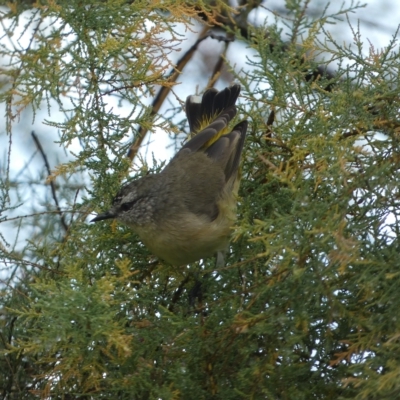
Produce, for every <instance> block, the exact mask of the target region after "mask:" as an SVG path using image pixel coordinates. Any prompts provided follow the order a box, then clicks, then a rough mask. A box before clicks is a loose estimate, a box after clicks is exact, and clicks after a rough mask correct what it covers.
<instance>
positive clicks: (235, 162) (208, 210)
mask: <svg viewBox="0 0 400 400" xmlns="http://www.w3.org/2000/svg"><path fill="white" fill-rule="evenodd" d="M240 89H241V88H240V85H238V84H234V85H232V86H230V87H226V88H225V89H223V90H221V91H218V90H216V89H214V88H211V89H208V90H207V91H205V92H204V94H203V96H202V97H199V96H188V97H187V100H186V115H187V119H188V123H189V128H190V131H191V136H192V138H191V139H190V140H188V141H187V142H186V143H185V144H183V146H182V147H181V149H180V150H179V151H178V152H177V153H176V155H175V156H174V157H173V158H172V159H171V161H170V162H169V163H168V164H167V165H166V166H165V167H164V169H163V170H162V171H161V172H159V173H153V174H148V175H146V176H143V177H140V178H138V179H136V180H133V181H131V182H129V183H127V184H125V185H123V186H122V187H121V189H120V190H119V191H118V193H117V195H116V196H115V197H114V200H113V202H112V205H111V207H110V209H109V210H107V211H106V212H104V213H101V214H98V215H97V216H96V217H95V218H94V219H92V221H91V222H98V221H102V220H106V219H114V218H115V219H117V220H118V221H120V222H122V223H123V224H126V225H128V226H129V227H130V228H132V230H133V231H134V232H136V234H137V235H138V236H139V237H140V239H141V241H142V242H143V243H144V245H145V246H146V247H147V248H148V249H149V250H150V251H151V252H152V253H153V254H154V255H155V256H157V257H158V258H160V259H162V260H164V261H165V262H167V263H169V264H171V265H174V266H180V265H187V264H190V263H192V262H195V261H198V260H201V259H205V258H208V257H212V256H214V255H216V265H217V266H221V265H224V255H225V253H226V251H227V250H228V248H229V241H230V235H231V233H232V229H233V225H234V223H235V220H236V205H237V196H238V189H239V182H240V173H239V164H240V160H241V155H242V151H243V146H244V142H245V137H246V132H247V127H248V122H247V120H243V121H241V122H239V123H238V124H236V125H235V126H234V127H233V128H231V129H230V128H229V124H230V122H231V121H232V119H233V118H234V117H235V115H236V113H237V110H236V105H235V103H236V100H237V98H238V96H239V93H240Z"/></svg>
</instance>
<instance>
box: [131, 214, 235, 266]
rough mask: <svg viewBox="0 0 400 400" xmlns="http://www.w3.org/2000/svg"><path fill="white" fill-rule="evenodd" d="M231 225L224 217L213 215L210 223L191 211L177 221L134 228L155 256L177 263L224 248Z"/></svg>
mask: <svg viewBox="0 0 400 400" xmlns="http://www.w3.org/2000/svg"><path fill="white" fill-rule="evenodd" d="M186 217H188V216H186ZM185 221H187V222H185ZM231 227H232V221H231V220H230V219H227V218H216V219H215V220H214V221H211V222H210V221H205V220H204V219H203V218H201V217H198V216H195V215H193V214H190V218H185V216H184V215H182V216H181V218H180V219H179V220H176V219H171V220H169V221H165V224H164V226H163V228H162V229H160V227H158V229H155V227H154V228H150V229H149V227H146V230H145V231H144V230H143V229H140V228H139V229H136V231H137V233H138V234H139V236H140V238H141V239H142V241H143V243H144V244H145V245H146V247H148V248H149V250H151V251H152V252H153V253H154V254H155V255H156V256H158V257H160V258H162V259H163V260H165V261H167V262H168V263H170V264H173V265H177V266H178V265H184V264H189V263H191V262H194V261H197V260H200V259H202V258H206V257H210V256H212V255H214V254H215V253H216V252H218V251H225V250H226V249H227V247H228V245H229V236H230V233H231V230H232V228H231Z"/></svg>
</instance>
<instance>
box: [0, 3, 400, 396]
mask: <svg viewBox="0 0 400 400" xmlns="http://www.w3.org/2000/svg"><path fill="white" fill-rule="evenodd" d="M266 6H267V4H262V3H260V2H248V3H244V2H243V3H241V4H239V5H238V6H237V7H235V8H231V7H230V6H228V5H227V4H225V3H223V2H216V3H209V2H204V3H203V2H193V3H190V2H183V1H180V0H173V1H152V2H141V1H134V2H130V1H122V0H119V1H117V0H113V1H85V2H81V1H75V0H69V1H68V2H66V1H62V0H57V1H40V2H35V3H32V2H29V1H26V2H24V1H19V2H9V3H7V5H6V6H3V7H2V8H1V23H2V29H3V36H2V39H1V47H0V51H1V55H2V66H1V70H0V71H1V90H0V99H1V102H2V104H3V106H4V108H3V110H4V115H5V125H4V132H1V133H2V136H1V141H2V143H3V144H2V163H1V166H0V167H1V187H0V204H1V205H0V210H1V215H0V222H1V224H0V226H1V229H2V230H1V232H2V235H1V237H0V261H1V272H2V280H1V296H0V312H1V318H0V352H1V357H0V371H1V372H0V391H1V396H2V398H4V399H31V398H32V399H33V398H45V399H86V398H87V399H97V398H104V399H221V400H222V399H223V400H229V399H296V400H297V399H299V400H301V399H307V400H309V399H335V400H336V399H394V398H398V397H400V380H399V375H400V351H399V350H400V349H399V346H400V341H399V340H400V313H399V310H400V296H399V295H398V291H399V287H400V269H399V267H400V265H399V264H400V261H399V251H400V245H399V240H398V233H399V228H400V221H399V202H400V192H399V176H400V175H399V166H400V142H399V139H400V136H399V132H400V123H399V76H400V75H399V61H400V54H399V51H398V47H397V43H396V34H397V33H396V34H395V35H394V39H393V40H392V41H391V42H390V43H387V47H386V48H384V49H380V50H378V49H375V48H374V47H372V46H371V47H370V48H369V51H368V52H367V55H366V54H365V52H364V49H365V46H368V45H367V44H366V43H365V39H363V38H362V37H361V35H360V34H359V33H358V31H357V28H354V27H353V26H351V29H352V30H353V31H352V32H353V42H352V43H351V44H348V45H346V44H342V43H339V42H337V41H335V39H334V37H333V36H332V34H331V33H330V30H329V28H330V27H331V26H332V25H331V24H332V23H333V22H335V21H337V20H338V18H343V19H345V18H346V16H347V15H349V13H350V12H351V11H353V10H354V9H356V8H357V7H358V5H354V4H350V5H345V6H344V7H343V8H342V9H340V10H339V11H337V12H336V13H335V14H332V15H328V13H327V11H323V9H321V10H322V11H320V13H319V14H318V15H317V13H315V12H314V13H312V12H310V7H309V6H310V5H309V3H308V2H307V1H306V2H303V1H297V0H294V1H291V2H287V3H286V8H285V9H281V10H278V11H279V13H278V12H276V13H275V16H274V17H273V18H270V19H269V20H267V21H264V24H263V25H260V24H258V25H251V24H250V23H249V21H250V19H249V18H250V14H251V12H253V11H254V10H258V11H262V10H265V7H266ZM199 49H203V51H205V50H207V52H206V53H202V54H203V55H204V54H206V56H204V58H203V59H202V60H201V62H200V61H199V57H200V56H201V51H200V50H199ZM196 57H197V59H196ZM185 73H186V74H189V75H190V76H191V84H188V85H180V86H179V83H180V82H181V79H184V78H183V77H184V75H185ZM205 77H206V78H205ZM233 80H236V81H237V82H240V84H241V85H242V95H241V100H240V115H239V117H238V119H242V118H247V119H248V120H249V122H250V129H249V132H248V140H247V143H246V151H245V154H244V157H243V167H242V174H243V178H242V186H241V191H240V199H239V209H238V222H237V226H236V229H235V232H234V235H233V241H232V246H231V254H230V256H229V257H228V259H227V263H226V266H225V267H224V268H221V269H218V270H215V268H214V260H212V259H210V260H204V261H203V262H201V263H197V264H193V265H190V266H183V267H181V268H173V267H170V266H168V265H165V264H164V263H162V262H159V261H158V260H157V259H155V258H154V256H153V255H152V254H150V253H149V252H148V251H147V249H146V248H144V247H143V246H142V245H141V243H140V241H138V238H137V237H136V236H135V235H134V234H133V233H132V232H131V231H130V230H129V229H128V228H126V227H124V226H121V225H118V224H116V223H115V222H113V223H111V222H110V223H106V222H104V223H99V224H95V225H94V224H90V223H88V221H89V218H90V216H89V214H90V213H93V212H99V211H101V210H104V209H106V208H107V206H108V205H109V204H110V201H111V200H112V197H113V195H114V194H115V193H116V191H117V190H118V187H119V186H120V184H121V182H123V181H124V180H125V179H128V177H135V176H138V175H140V174H144V173H147V172H148V171H155V170H157V169H158V168H160V167H161V166H162V163H161V162H160V161H158V160H156V157H153V158H152V157H147V158H146V153H145V152H141V151H139V149H141V148H143V147H144V143H145V140H146V138H148V137H151V138H152V140H154V141H155V145H156V146H157V145H158V146H161V145H160V144H158V143H160V142H159V141H162V140H164V139H163V138H165V137H167V136H169V137H171V138H175V141H173V143H174V144H175V147H179V146H180V143H181V141H182V139H183V137H184V136H182V135H179V136H177V133H178V132H186V133H188V126H187V123H186V120H185V118H184V114H183V113H182V104H183V103H182V102H183V101H184V99H185V97H186V96H187V95H189V94H192V93H194V92H195V91H196V90H197V91H198V92H199V93H201V92H203V91H204V90H205V89H206V87H209V86H214V85H216V86H217V87H218V88H222V87H224V86H227V85H229V84H230V83H231V82H232V81H233ZM207 81H208V82H207ZM196 85H199V86H198V87H197V89H196ZM43 110H45V111H46V112H47V118H46V121H45V124H47V125H46V126H43V127H42V128H41V129H42V131H41V132H38V131H36V132H34V133H31V131H32V129H31V128H30V121H32V120H33V121H34V120H35V118H37V116H38V115H39V113H42V112H43ZM27 121H28V122H27ZM21 124H24V127H25V128H24V129H25V131H26V133H25V134H21V133H18V132H20V131H18V130H17V127H19V129H21ZM151 132H155V134H154V133H153V134H151ZM54 143H55V144H54ZM163 143H164V142H163ZM27 147H28V148H29V149H30V150H29V151H30V158H29V159H28V160H24V161H21V153H20V151H21V149H22V148H24V149H26V148H27ZM127 155H128V157H127ZM32 167H37V169H36V172H35V173H33V172H32V171H33V169H32ZM16 170H17V172H15V171H16ZM129 179H130V178H129ZM44 183H46V184H45V186H43V184H44ZM92 215H93V214H92ZM200 283H201V285H200Z"/></svg>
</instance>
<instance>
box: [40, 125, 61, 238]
mask: <svg viewBox="0 0 400 400" xmlns="http://www.w3.org/2000/svg"><path fill="white" fill-rule="evenodd" d="M32 138H33V140H34V142H35V144H36V147H37V148H38V150H39V152H40V154H41V155H42V158H43V161H44V165H45V166H46V169H47V173H48V175H49V176H50V175H51V169H50V164H49V161H48V160H47V156H46V154H45V152H44V150H43V147H42V145H41V144H40V141H39V139H38V137H37V136H36V134H35V132H34V131H32ZM50 187H51V194H52V195H53V199H54V202H55V203H56V208H57V210H58V213H59V214H60V218H61V225H62V226H63V228H64V229H65V231H67V230H68V225H67V223H66V222H65V219H64V215H63V213H62V211H61V208H60V205H59V204H58V199H57V193H56V188H55V186H54V182H53V180H50Z"/></svg>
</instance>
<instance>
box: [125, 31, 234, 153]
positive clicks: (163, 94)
mask: <svg viewBox="0 0 400 400" xmlns="http://www.w3.org/2000/svg"><path fill="white" fill-rule="evenodd" d="M209 29H210V28H209V27H207V28H205V29H204V30H203V32H202V33H201V34H200V38H199V39H197V41H196V43H194V44H193V46H191V47H190V49H189V50H187V51H186V53H185V54H184V55H183V56H182V57H181V58H180V60H179V61H178V63H177V64H176V66H175V67H174V68H173V70H172V71H171V72H170V73H169V77H168V79H167V81H168V82H169V83H173V82H176V80H177V79H178V76H179V75H180V74H181V73H182V70H183V68H184V67H185V66H186V64H187V63H188V62H189V61H190V60H191V59H192V56H193V53H194V52H195V51H196V50H197V48H198V46H199V44H200V43H201V42H202V41H203V40H205V39H207V38H211V39H215V40H219V41H224V42H231V41H233V40H234V39H233V38H227V37H225V36H221V35H216V34H214V33H212V32H211V33H207V32H208V30H209ZM171 86H172V85H168V86H162V87H161V89H160V91H159V92H158V94H157V96H156V97H155V98H154V100H153V104H152V109H151V113H150V115H151V116H154V115H156V114H157V113H158V111H159V110H160V108H161V106H162V104H163V103H164V101H165V99H166V98H167V96H168V94H169V92H170V91H171ZM146 133H147V129H146V128H143V127H142V126H140V127H139V130H138V136H137V138H136V140H135V141H134V143H133V144H132V146H131V147H130V149H129V151H128V155H127V157H128V158H129V159H130V160H131V161H132V160H133V159H134V158H135V157H136V154H137V152H138V150H139V148H140V146H141V145H142V143H143V140H144V138H145V137H146Z"/></svg>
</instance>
